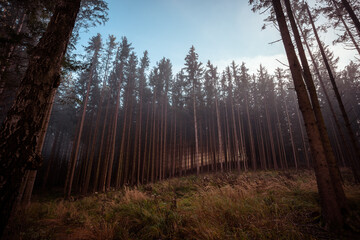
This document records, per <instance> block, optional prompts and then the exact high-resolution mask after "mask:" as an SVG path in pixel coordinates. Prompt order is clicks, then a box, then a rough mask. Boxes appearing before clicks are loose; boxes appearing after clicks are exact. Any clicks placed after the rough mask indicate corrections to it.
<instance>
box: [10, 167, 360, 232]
mask: <svg viewBox="0 0 360 240" xmlns="http://www.w3.org/2000/svg"><path fill="white" fill-rule="evenodd" d="M346 174H347V173H346ZM345 190H346V194H347V196H348V198H349V200H350V202H351V206H352V209H354V218H356V217H358V213H359V209H360V189H359V185H355V184H353V183H351V181H350V182H349V181H347V182H346V185H345ZM40 200H41V198H40V199H39V201H38V202H34V203H32V205H31V207H30V208H28V209H27V210H26V211H24V212H21V213H19V214H18V216H17V217H16V218H15V219H14V221H13V222H12V223H11V225H10V231H9V232H10V234H11V239H337V236H333V235H332V234H330V233H329V232H327V231H325V230H324V229H323V228H322V227H321V221H319V218H318V216H319V215H320V213H319V212H320V209H319V206H318V201H319V200H318V194H317V188H316V182H315V177H314V174H313V172H311V171H299V172H297V173H295V172H290V173H285V172H265V171H264V172H248V173H242V174H240V175H237V174H212V175H201V176H199V177H196V176H189V177H184V178H175V179H170V180H167V181H163V182H159V183H156V184H149V185H145V186H141V187H139V188H125V189H123V190H122V191H118V192H115V191H113V192H108V193H106V194H93V195H92V196H89V197H85V198H82V199H79V200H76V201H72V202H69V201H63V200H61V199H56V200H47V201H44V202H40ZM349 222H351V221H350V220H349ZM349 226H351V227H350V228H352V231H350V232H351V234H352V235H350V236H349V237H348V238H349V239H352V238H353V237H354V236H355V235H354V234H355V233H354V231H355V232H356V228H357V227H356V225H354V226H352V225H351V224H349ZM343 238H344V239H346V237H345V235H344V236H343Z"/></svg>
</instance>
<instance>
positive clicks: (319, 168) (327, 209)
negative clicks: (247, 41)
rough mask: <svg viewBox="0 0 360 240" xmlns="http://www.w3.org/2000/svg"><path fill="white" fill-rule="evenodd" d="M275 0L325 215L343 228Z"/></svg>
mask: <svg viewBox="0 0 360 240" xmlns="http://www.w3.org/2000/svg"><path fill="white" fill-rule="evenodd" d="M272 3H273V6H274V10H275V14H276V19H277V22H278V24H279V28H280V32H281V37H282V39H283V43H284V47H285V50H286V55H287V57H288V61H289V66H290V70H291V74H292V78H293V81H294V85H295V91H296V93H297V96H298V103H299V106H300V110H301V112H302V115H303V119H304V122H305V126H306V131H307V134H308V137H309V142H310V147H311V152H312V154H313V159H314V161H315V164H314V167H315V175H316V180H317V184H318V190H319V194H320V202H321V208H322V216H323V218H324V220H325V223H326V224H327V226H328V227H331V228H333V229H336V228H339V227H342V224H343V217H342V215H341V210H340V209H341V208H340V205H339V203H338V202H337V197H336V193H335V190H334V187H333V184H332V181H331V177H330V173H329V169H328V165H327V161H326V155H325V151H324V147H323V144H322V140H321V136H320V132H319V129H318V126H317V124H316V118H315V115H314V113H313V111H312V107H311V103H310V99H309V97H308V94H307V91H306V87H305V84H304V82H303V79H302V73H301V68H300V63H299V60H298V59H297V56H296V53H295V48H294V46H293V44H292V41H291V37H290V33H289V30H288V28H287V24H286V20H285V16H284V13H283V10H282V6H281V2H280V0H272Z"/></svg>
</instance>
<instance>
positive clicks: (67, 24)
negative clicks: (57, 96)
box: [0, 0, 80, 236]
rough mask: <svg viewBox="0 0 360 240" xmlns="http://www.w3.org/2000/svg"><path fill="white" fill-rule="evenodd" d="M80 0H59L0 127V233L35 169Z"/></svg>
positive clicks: (38, 162)
mask: <svg viewBox="0 0 360 240" xmlns="http://www.w3.org/2000/svg"><path fill="white" fill-rule="evenodd" d="M79 8H80V0H75V1H63V2H61V3H60V4H59V5H58V6H57V7H56V8H55V11H54V14H53V16H52V17H51V20H50V22H49V24H48V27H47V29H46V31H45V33H44V34H43V36H42V38H41V39H40V41H39V43H38V45H37V46H36V47H35V48H34V50H33V53H34V54H33V55H32V56H31V57H30V60H29V66H28V69H27V71H26V73H25V76H24V78H23V80H22V81H21V85H20V88H19V90H18V94H17V97H16V101H15V103H14V105H13V106H12V108H11V109H10V111H9V112H8V115H7V117H6V119H5V121H4V123H3V125H2V127H1V130H0V165H1V168H0V169H1V170H0V215H1V220H0V236H1V235H2V234H3V231H4V228H5V226H6V224H7V222H8V219H9V217H10V213H11V209H12V206H13V204H14V202H15V199H16V197H17V195H18V192H19V188H20V185H21V181H22V178H23V175H24V173H25V170H26V169H37V168H38V166H39V165H40V164H41V162H42V159H41V157H40V156H39V154H38V153H36V152H37V151H36V147H37V145H38V144H39V133H40V131H41V130H42V127H43V122H45V121H46V119H45V118H46V115H47V111H46V110H47V108H48V106H49V105H51V104H52V102H50V101H49V100H50V99H51V95H52V92H53V89H54V88H55V89H56V88H57V87H58V86H59V83H60V67H61V62H62V60H63V57H64V54H65V52H66V47H67V44H68V42H69V38H70V35H71V32H72V29H73V27H74V24H75V20H76V16H77V13H78V11H79Z"/></svg>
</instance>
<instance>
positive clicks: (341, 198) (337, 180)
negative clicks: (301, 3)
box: [285, 0, 346, 208]
mask: <svg viewBox="0 0 360 240" xmlns="http://www.w3.org/2000/svg"><path fill="white" fill-rule="evenodd" d="M285 6H286V9H287V12H288V17H289V20H290V24H291V28H292V30H293V33H294V38H295V41H296V45H297V48H298V52H299V56H300V59H301V63H302V66H303V75H304V79H305V83H306V86H307V89H308V92H309V94H310V99H311V103H312V107H313V111H314V113H315V118H316V120H317V125H318V128H319V131H320V135H321V140H322V143H323V146H324V150H325V154H326V160H327V163H328V167H329V172H330V176H331V180H332V182H333V185H334V190H335V193H336V196H337V198H338V203H339V204H340V206H341V208H346V199H345V193H344V189H343V187H342V182H341V175H340V171H339V168H338V166H337V163H336V159H335V155H334V151H333V149H332V147H331V143H330V139H329V135H328V132H327V129H326V126H325V121H324V117H323V115H322V112H321V109H320V103H319V99H318V96H317V93H316V88H315V84H314V80H313V77H312V74H311V71H310V67H309V64H308V61H307V58H306V55H305V50H304V48H303V45H302V42H301V37H300V33H299V30H298V28H297V25H296V22H295V18H294V15H293V13H292V9H291V5H290V1H289V0H285ZM309 13H310V12H309Z"/></svg>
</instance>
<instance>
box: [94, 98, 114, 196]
mask: <svg viewBox="0 0 360 240" xmlns="http://www.w3.org/2000/svg"><path fill="white" fill-rule="evenodd" d="M105 102H106V109H105V117H104V127H103V129H102V132H101V138H100V147H99V156H98V159H97V165H96V169H95V177H94V186H93V191H94V192H95V191H97V190H98V189H99V182H100V179H99V178H100V170H101V169H100V166H101V164H102V163H103V159H104V158H103V154H102V153H103V148H104V140H105V132H106V126H107V125H108V124H107V121H108V115H109V108H110V99H109V97H108V98H107V99H106V101H105ZM99 114H101V112H99ZM108 128H111V127H110V124H109V126H108Z"/></svg>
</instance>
